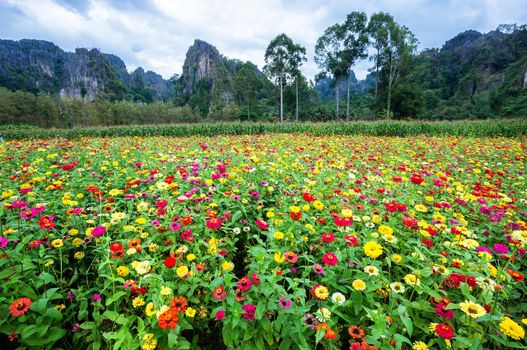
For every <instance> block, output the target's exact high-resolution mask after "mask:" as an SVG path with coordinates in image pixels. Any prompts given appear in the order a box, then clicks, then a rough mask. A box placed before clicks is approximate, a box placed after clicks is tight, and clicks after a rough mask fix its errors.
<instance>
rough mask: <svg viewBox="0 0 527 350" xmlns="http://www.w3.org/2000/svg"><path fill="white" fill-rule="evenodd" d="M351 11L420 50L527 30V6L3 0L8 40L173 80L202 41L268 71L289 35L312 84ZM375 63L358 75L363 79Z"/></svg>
mask: <svg viewBox="0 0 527 350" xmlns="http://www.w3.org/2000/svg"><path fill="white" fill-rule="evenodd" d="M351 11H364V12H366V13H367V14H368V15H371V14H372V13H374V12H378V11H384V12H389V13H391V14H392V15H393V16H394V17H395V19H396V20H397V21H398V22H399V23H400V24H404V25H406V26H407V27H409V28H410V30H411V31H412V32H413V33H414V34H415V35H416V37H417V38H418V39H419V41H420V45H419V49H424V48H430V47H441V46H442V45H443V43H444V42H445V41H446V40H448V39H450V38H452V37H453V36H455V35H456V34H458V33H460V32H462V31H464V30H467V29H474V30H478V31H480V32H488V31H491V30H494V29H495V28H496V27H497V26H498V24H501V23H519V24H520V23H522V24H525V23H527V0H436V1H432V0H390V1H388V0H384V1H382V0H361V1H356V0H347V1H346V0H340V1H339V0H322V1H319V0H289V1H287V0H260V1H256V0H208V1H205V0H184V1H180V0H147V1H133V0H73V1H68V0H0V38H1V39H13V40H19V39H42V40H48V41H52V42H54V43H56V44H57V45H58V46H60V47H62V48H63V49H65V50H67V51H73V50H74V49H75V48H77V47H87V48H92V47H96V48H99V49H101V50H102V51H104V52H108V53H113V54H116V55H118V56H120V57H121V58H122V59H123V60H124V61H125V63H126V65H127V67H128V70H133V69H135V68H136V67H138V66H142V67H143V68H145V69H147V70H153V71H155V72H157V73H160V74H161V75H163V76H164V77H165V78H169V77H170V76H171V75H172V74H174V73H181V67H182V66H183V61H184V59H185V53H186V51H187V49H188V47H189V46H190V45H191V44H192V43H193V41H194V39H196V38H199V39H202V40H206V41H208V42H209V43H211V44H213V45H214V46H216V47H217V48H218V50H219V51H220V52H221V53H222V54H224V55H225V56H227V57H230V58H238V59H241V60H244V61H246V60H250V61H252V62H253V63H255V64H257V65H258V66H259V67H262V66H263V56H264V52H265V48H266V47H267V45H268V43H269V41H270V40H271V39H272V38H273V37H275V36H276V35H278V34H280V33H282V32H283V33H286V34H287V35H289V36H290V37H291V38H293V40H294V41H295V42H298V43H300V44H302V45H304V46H305V47H306V48H307V52H308V62H307V63H305V64H304V66H303V71H304V74H305V75H306V76H308V77H309V78H312V77H313V76H314V75H315V74H316V72H317V67H316V65H315V63H314V61H313V48H314V45H315V42H316V40H317V38H318V37H319V36H320V35H321V34H322V33H323V31H324V29H325V28H327V27H328V26H330V25H333V24H335V23H341V22H343V21H344V19H345V17H346V14H347V13H349V12H351ZM370 65H371V64H370V62H368V61H363V62H359V63H358V64H357V65H356V66H355V67H354V70H355V71H356V74H357V76H358V77H360V78H363V77H364V76H365V75H366V73H367V69H368V67H369V66H370Z"/></svg>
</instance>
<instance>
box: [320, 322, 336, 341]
mask: <svg viewBox="0 0 527 350" xmlns="http://www.w3.org/2000/svg"><path fill="white" fill-rule="evenodd" d="M321 329H324V330H325V331H326V333H325V334H324V339H335V338H336V337H337V332H335V331H334V330H333V329H331V327H330V326H329V325H328V324H327V323H326V322H322V323H319V324H318V325H317V332H318V331H319V330H321Z"/></svg>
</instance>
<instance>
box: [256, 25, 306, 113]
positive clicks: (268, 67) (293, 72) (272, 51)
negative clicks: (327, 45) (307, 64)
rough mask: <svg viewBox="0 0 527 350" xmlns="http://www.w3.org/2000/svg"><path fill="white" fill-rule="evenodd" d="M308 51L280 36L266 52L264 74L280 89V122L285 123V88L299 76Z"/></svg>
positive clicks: (283, 35) (289, 39)
mask: <svg viewBox="0 0 527 350" xmlns="http://www.w3.org/2000/svg"><path fill="white" fill-rule="evenodd" d="M305 53H306V50H305V48H303V47H302V46H300V45H297V44H295V43H294V42H293V40H291V38H290V37H288V36H287V35H285V34H283V33H282V34H280V35H278V36H277V37H276V38H274V39H273V40H271V42H270V43H269V46H268V47H267V50H265V66H264V72H265V73H266V74H267V76H268V77H269V79H274V80H275V81H277V82H278V85H279V87H280V122H281V123H283V122H284V95H283V86H284V83H285V84H287V82H288V81H290V80H292V78H294V77H297V76H298V74H299V67H300V64H301V62H302V61H303V60H305Z"/></svg>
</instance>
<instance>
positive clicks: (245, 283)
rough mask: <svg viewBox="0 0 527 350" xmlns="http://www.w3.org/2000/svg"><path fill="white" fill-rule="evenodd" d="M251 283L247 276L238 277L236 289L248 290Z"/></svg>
mask: <svg viewBox="0 0 527 350" xmlns="http://www.w3.org/2000/svg"><path fill="white" fill-rule="evenodd" d="M251 285H252V282H251V280H250V279H249V277H247V276H244V277H242V278H240V280H239V281H238V289H239V290H241V291H242V292H245V291H246V290H249V289H250V288H251Z"/></svg>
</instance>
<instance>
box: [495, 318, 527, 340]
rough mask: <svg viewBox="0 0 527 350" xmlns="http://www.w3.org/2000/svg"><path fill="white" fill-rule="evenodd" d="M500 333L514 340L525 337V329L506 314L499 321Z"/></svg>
mask: <svg viewBox="0 0 527 350" xmlns="http://www.w3.org/2000/svg"><path fill="white" fill-rule="evenodd" d="M500 330H501V333H503V334H505V335H506V336H509V337H511V338H512V339H514V340H520V339H523V338H524V337H525V330H524V329H523V327H522V326H520V325H519V324H517V323H516V322H514V321H513V320H512V319H510V318H509V317H507V316H504V317H503V318H502V320H501V322H500Z"/></svg>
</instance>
